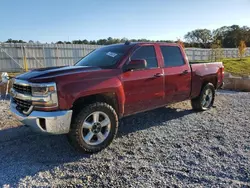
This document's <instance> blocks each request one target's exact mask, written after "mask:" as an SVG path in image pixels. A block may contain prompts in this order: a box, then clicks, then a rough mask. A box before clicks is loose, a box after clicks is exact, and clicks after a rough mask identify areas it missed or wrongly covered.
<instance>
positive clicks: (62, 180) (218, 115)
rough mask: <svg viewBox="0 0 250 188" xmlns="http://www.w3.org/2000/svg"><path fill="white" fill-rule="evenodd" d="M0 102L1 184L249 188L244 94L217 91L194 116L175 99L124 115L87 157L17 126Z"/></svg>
mask: <svg viewBox="0 0 250 188" xmlns="http://www.w3.org/2000/svg"><path fill="white" fill-rule="evenodd" d="M0 105H1V107H0V111H1V112H2V113H1V115H0V118H1V122H0V123H1V124H0V156H1V159H0V167H1V168H0V186H1V187H2V186H6V187H8V186H10V187H26V186H28V187H31V186H62V187H63V186H66V185H69V186H70V185H72V186H79V187H81V186H83V185H85V186H86V187H88V186H89V187H107V186H114V187H166V186H171V187H173V186H176V187H182V186H188V187H211V186H217V187H250V111H249V106H250V93H236V92H226V91H223V92H222V91H220V92H219V93H218V94H217V97H216V102H215V107H214V108H212V109H211V110H209V111H206V112H201V113H196V112H194V111H192V110H191V107H190V104H189V102H183V103H178V104H176V105H172V106H170V107H168V108H161V109H157V110H154V111H150V112H146V113H141V114H138V115H135V116H131V117H127V118H125V119H123V120H122V122H121V125H120V129H119V132H118V136H117V138H116V139H115V140H114V142H113V143H112V144H111V146H110V147H109V148H107V149H105V150H103V151H102V152H100V153H98V154H94V155H83V154H79V153H77V152H75V150H74V149H73V148H71V147H70V145H69V144H68V143H67V139H66V137H65V136H44V135H38V134H34V133H33V132H31V131H30V130H29V129H28V128H27V127H25V126H18V125H19V124H18V123H17V122H16V121H15V120H13V119H12V117H11V116H10V114H9V112H8V110H7V103H4V102H1V103H0ZM1 128H2V130H1Z"/></svg>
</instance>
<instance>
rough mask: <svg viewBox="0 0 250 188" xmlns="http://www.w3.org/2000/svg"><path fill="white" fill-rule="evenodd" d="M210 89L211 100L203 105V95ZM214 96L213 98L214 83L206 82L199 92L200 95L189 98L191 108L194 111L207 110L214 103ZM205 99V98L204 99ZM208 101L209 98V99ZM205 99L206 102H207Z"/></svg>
mask: <svg viewBox="0 0 250 188" xmlns="http://www.w3.org/2000/svg"><path fill="white" fill-rule="evenodd" d="M208 90H210V91H211V92H212V99H211V102H210V103H209V104H207V103H206V104H207V105H204V104H203V97H205V95H206V92H207V91H208ZM214 98H215V89H214V85H213V84H211V83H208V84H206V85H205V86H204V87H203V88H202V90H201V92H200V95H199V96H198V97H196V98H194V99H191V105H192V108H193V109H194V110H196V111H205V110H208V109H210V108H211V107H212V106H213V104H214ZM206 100H207V99H206ZM209 101H210V100H209ZM209 101H207V102H209Z"/></svg>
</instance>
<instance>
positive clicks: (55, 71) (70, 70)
mask: <svg viewBox="0 0 250 188" xmlns="http://www.w3.org/2000/svg"><path fill="white" fill-rule="evenodd" d="M97 70H101V68H99V67H88V66H63V67H49V68H41V69H35V70H32V71H29V72H27V73H24V74H21V75H19V76H17V77H16V78H17V79H19V80H27V81H30V80H33V79H41V78H48V77H57V76H63V75H66V74H67V75H68V74H75V73H80V72H90V71H97Z"/></svg>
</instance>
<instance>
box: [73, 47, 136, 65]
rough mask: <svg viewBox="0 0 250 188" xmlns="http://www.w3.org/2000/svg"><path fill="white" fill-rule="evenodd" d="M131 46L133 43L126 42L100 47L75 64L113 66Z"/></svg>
mask: <svg viewBox="0 0 250 188" xmlns="http://www.w3.org/2000/svg"><path fill="white" fill-rule="evenodd" d="M130 48H131V45H124V44H119V45H111V46H105V47H102V48H98V49H96V50H94V51H93V52H91V53H90V54H88V55H87V56H85V57H84V58H82V59H81V60H80V61H79V62H77V63H76V64H75V66H93V67H101V68H108V67H112V66H113V65H115V64H116V63H117V62H118V61H119V60H120V59H121V57H122V56H123V55H124V54H125V53H126V52H127V51H128V50H129V49H130Z"/></svg>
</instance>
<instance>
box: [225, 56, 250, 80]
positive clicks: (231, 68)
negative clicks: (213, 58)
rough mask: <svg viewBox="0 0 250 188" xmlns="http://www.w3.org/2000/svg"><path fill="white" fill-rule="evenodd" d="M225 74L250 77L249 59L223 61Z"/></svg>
mask: <svg viewBox="0 0 250 188" xmlns="http://www.w3.org/2000/svg"><path fill="white" fill-rule="evenodd" d="M222 62H223V64H224V67H225V72H229V73H231V74H233V75H237V76H247V75H250V57H247V58H242V59H239V58H237V59H232V58H230V59H223V60H222Z"/></svg>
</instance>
